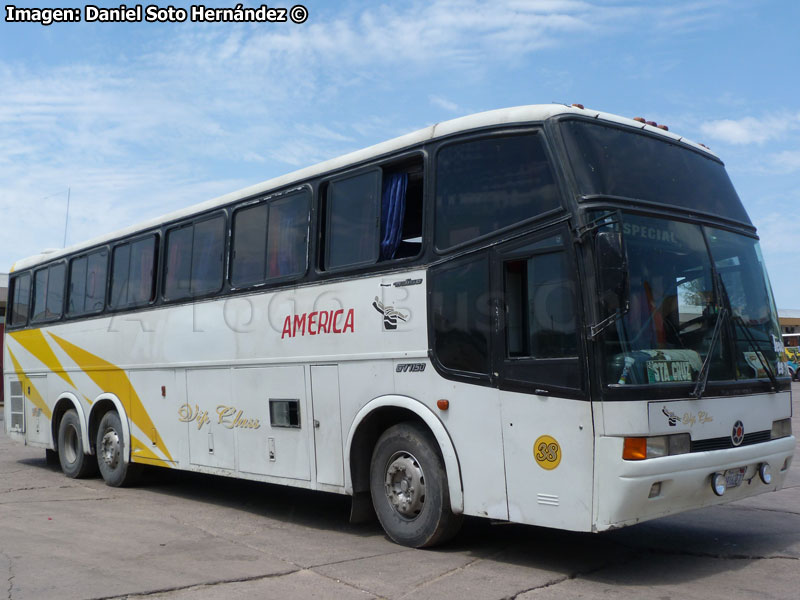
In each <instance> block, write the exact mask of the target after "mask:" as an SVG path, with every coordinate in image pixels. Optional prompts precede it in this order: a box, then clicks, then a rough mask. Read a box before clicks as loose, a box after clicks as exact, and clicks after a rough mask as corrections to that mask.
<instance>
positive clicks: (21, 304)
mask: <svg viewBox="0 0 800 600" xmlns="http://www.w3.org/2000/svg"><path fill="white" fill-rule="evenodd" d="M11 287H12V288H13V292H12V293H13V302H12V306H11V325H24V324H25V323H27V321H28V307H29V305H30V299H31V276H30V274H29V273H25V274H24V275H19V276H18V277H15V278H14V279H13V280H12V284H11Z"/></svg>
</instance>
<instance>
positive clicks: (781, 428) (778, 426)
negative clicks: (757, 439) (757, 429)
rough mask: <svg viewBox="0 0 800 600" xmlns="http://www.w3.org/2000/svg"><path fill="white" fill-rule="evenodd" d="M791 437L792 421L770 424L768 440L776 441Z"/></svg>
mask: <svg viewBox="0 0 800 600" xmlns="http://www.w3.org/2000/svg"><path fill="white" fill-rule="evenodd" d="M790 435H792V420H791V419H781V420H780V421H773V422H772V431H771V432H770V434H769V439H771V440H777V439H779V438H785V437H789V436H790Z"/></svg>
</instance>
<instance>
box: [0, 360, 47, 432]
mask: <svg viewBox="0 0 800 600" xmlns="http://www.w3.org/2000/svg"><path fill="white" fill-rule="evenodd" d="M8 355H9V356H10V357H11V362H12V364H13V365H14V371H16V373H17V377H18V378H19V380H20V381H22V382H23V385H25V384H27V386H28V387H29V388H30V393H29V394H26V396H27V398H28V399H29V400H30V401H31V402H33V404H34V406H36V408H39V409H40V410H41V411H42V414H43V415H44V416H45V417H47V418H48V419H52V418H53V412H52V411H51V410H50V407H49V406H47V402H45V401H44V398H42V395H41V394H40V393H39V390H37V389H36V386H35V385H33V383H31V381H30V379H28V376H27V375H25V371H23V370H22V365H20V364H19V361H18V360H17V357H16V356H14V353H13V352H12V351H11V348H8Z"/></svg>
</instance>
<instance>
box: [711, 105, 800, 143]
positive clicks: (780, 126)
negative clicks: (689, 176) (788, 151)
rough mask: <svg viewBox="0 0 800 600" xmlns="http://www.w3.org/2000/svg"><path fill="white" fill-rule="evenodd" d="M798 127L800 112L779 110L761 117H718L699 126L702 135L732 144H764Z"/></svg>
mask: <svg viewBox="0 0 800 600" xmlns="http://www.w3.org/2000/svg"><path fill="white" fill-rule="evenodd" d="M796 129H800V112H797V113H789V112H780V113H774V114H770V115H764V116H762V117H759V118H756V117H743V118H741V119H720V120H716V121H708V122H706V123H703V124H702V125H701V126H700V130H701V131H702V132H703V134H704V135H707V136H709V137H710V138H713V139H716V140H720V141H722V142H725V143H728V144H734V145H746V144H759V145H761V144H765V143H767V142H771V141H774V140H777V139H781V138H783V137H785V136H786V135H787V134H788V133H790V132H791V131H793V130H796Z"/></svg>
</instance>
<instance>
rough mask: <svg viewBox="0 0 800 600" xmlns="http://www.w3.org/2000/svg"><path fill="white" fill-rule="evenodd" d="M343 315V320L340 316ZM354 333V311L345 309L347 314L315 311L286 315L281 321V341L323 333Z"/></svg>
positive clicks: (333, 311)
mask: <svg viewBox="0 0 800 600" xmlns="http://www.w3.org/2000/svg"><path fill="white" fill-rule="evenodd" d="M343 315H344V318H342V316H343ZM348 331H349V332H351V333H354V332H355V311H354V309H352V308H349V309H347V313H346V314H345V311H344V310H342V309H339V310H319V311H317V310H315V311H313V312H310V313H303V314H302V315H294V317H293V316H292V315H287V316H286V319H285V320H284V321H283V331H282V332H281V339H283V338H285V337H290V338H292V337H297V336H298V335H299V336H301V337H302V336H305V335H321V334H323V333H347V332H348Z"/></svg>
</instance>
